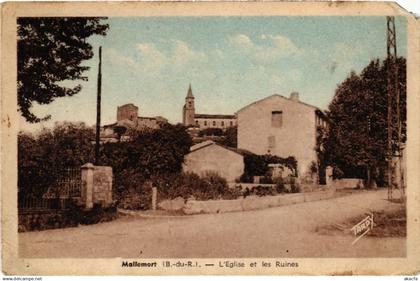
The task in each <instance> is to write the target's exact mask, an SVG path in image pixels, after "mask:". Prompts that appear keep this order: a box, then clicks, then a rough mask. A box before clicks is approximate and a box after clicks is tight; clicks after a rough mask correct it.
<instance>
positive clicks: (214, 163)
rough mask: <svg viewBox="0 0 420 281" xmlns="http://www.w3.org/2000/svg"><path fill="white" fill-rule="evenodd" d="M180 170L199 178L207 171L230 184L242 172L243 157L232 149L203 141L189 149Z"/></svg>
mask: <svg viewBox="0 0 420 281" xmlns="http://www.w3.org/2000/svg"><path fill="white" fill-rule="evenodd" d="M182 170H183V171H184V172H193V173H196V174H198V175H199V176H203V175H204V174H205V173H206V172H207V171H211V172H216V173H217V174H219V175H220V176H222V177H223V178H225V179H226V181H227V182H228V183H232V182H235V180H236V179H239V177H240V176H241V175H242V174H243V172H244V156H243V155H242V154H241V153H239V152H237V151H236V150H235V149H233V148H227V147H224V146H221V145H219V144H217V143H215V142H213V141H205V142H202V143H198V144H196V145H193V146H192V147H191V149H190V153H188V154H187V155H185V157H184V164H183V167H182Z"/></svg>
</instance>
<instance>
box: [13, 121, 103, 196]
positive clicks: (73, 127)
mask: <svg viewBox="0 0 420 281" xmlns="http://www.w3.org/2000/svg"><path fill="white" fill-rule="evenodd" d="M94 139H95V132H94V130H93V128H91V127H87V126H86V125H85V124H84V123H77V124H75V123H63V124H57V125H56V126H55V127H54V128H53V129H43V130H42V131H41V132H40V133H39V134H38V135H37V136H36V137H35V136H33V135H32V134H28V133H23V132H21V133H20V134H19V135H18V167H19V169H18V173H19V177H18V180H19V188H20V189H25V192H26V193H32V194H37V195H42V194H43V193H44V192H45V191H46V189H47V188H48V187H49V185H50V184H51V183H52V182H54V180H56V179H57V177H58V176H59V173H60V171H62V170H63V169H66V168H69V167H80V166H81V165H83V164H85V163H87V162H92V160H93V156H94V146H93V144H92V141H93V140H94ZM39 188H41V189H42V190H38V189H39Z"/></svg>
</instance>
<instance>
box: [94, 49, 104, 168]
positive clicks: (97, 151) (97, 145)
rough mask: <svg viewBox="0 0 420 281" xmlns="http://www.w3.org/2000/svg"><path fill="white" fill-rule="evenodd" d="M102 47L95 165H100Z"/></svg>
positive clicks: (99, 70) (97, 101)
mask: <svg viewBox="0 0 420 281" xmlns="http://www.w3.org/2000/svg"><path fill="white" fill-rule="evenodd" d="M101 68H102V46H99V69H98V94H97V100H96V142H95V165H99V145H100V143H99V141H100V133H101V132H100V130H101V87H102V70H101Z"/></svg>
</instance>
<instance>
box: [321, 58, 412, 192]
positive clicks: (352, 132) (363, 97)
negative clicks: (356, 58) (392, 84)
mask: <svg viewBox="0 0 420 281" xmlns="http://www.w3.org/2000/svg"><path fill="white" fill-rule="evenodd" d="M387 63H388V62H387V61H383V62H381V61H379V60H378V59H376V60H373V61H371V62H370V63H369V65H368V66H366V67H365V69H363V71H362V72H361V73H360V74H359V75H358V74H356V73H355V72H352V73H351V74H350V75H349V76H348V77H347V79H346V80H345V81H343V82H342V83H341V84H340V85H338V88H337V90H336V93H335V96H334V98H333V100H332V102H331V103H330V105H329V112H328V117H329V119H330V121H331V123H330V126H329V131H328V136H327V138H325V139H324V140H323V142H324V143H323V146H324V148H325V152H326V155H325V161H326V162H327V163H328V164H329V165H332V166H333V167H335V172H336V173H340V174H342V175H344V176H346V177H362V178H365V179H366V180H367V182H368V185H369V186H372V185H374V182H373V180H375V179H376V180H378V179H380V180H382V179H381V178H380V177H379V174H380V173H381V171H380V170H381V169H382V168H383V167H385V166H386V154H387V112H388V111H387V110H388V109H387V104H388V102H387ZM398 68H399V91H400V94H401V97H400V110H401V119H402V121H403V124H402V136H403V138H402V140H403V141H405V139H406V61H405V59H404V58H399V59H398ZM393 105H394V107H393V108H392V110H393V113H395V112H396V103H395V98H394V101H393ZM394 115H395V114H394ZM393 131H394V132H395V133H394V135H393V139H394V141H395V140H396V139H397V134H396V131H397V130H396V129H395V127H394V130H393ZM393 149H394V150H395V149H396V147H395V145H394V147H393Z"/></svg>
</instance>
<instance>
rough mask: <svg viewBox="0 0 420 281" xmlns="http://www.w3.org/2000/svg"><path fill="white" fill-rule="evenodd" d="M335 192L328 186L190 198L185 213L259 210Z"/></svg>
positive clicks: (319, 197) (325, 197)
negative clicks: (271, 193)
mask: <svg viewBox="0 0 420 281" xmlns="http://www.w3.org/2000/svg"><path fill="white" fill-rule="evenodd" d="M334 194H335V189H334V188H326V189H325V190H323V191H317V192H307V193H293V194H281V195H276V196H264V197H257V196H249V197H247V198H241V199H235V200H208V201H196V200H188V201H187V203H186V204H185V207H184V208H183V212H184V213H185V214H188V215H191V214H212V213H226V212H239V211H250V210H259V209H265V208H270V207H279V206H285V205H291V204H298V203H304V202H311V201H318V200H324V199H329V198H332V197H333V196H334Z"/></svg>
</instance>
